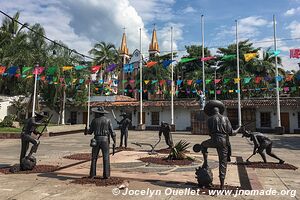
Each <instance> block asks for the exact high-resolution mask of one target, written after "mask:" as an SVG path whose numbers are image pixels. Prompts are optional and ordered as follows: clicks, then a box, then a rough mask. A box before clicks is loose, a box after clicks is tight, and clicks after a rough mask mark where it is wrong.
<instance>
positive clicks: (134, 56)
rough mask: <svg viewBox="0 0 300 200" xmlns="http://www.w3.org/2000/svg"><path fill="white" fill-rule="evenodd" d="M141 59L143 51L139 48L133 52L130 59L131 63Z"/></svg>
mask: <svg viewBox="0 0 300 200" xmlns="http://www.w3.org/2000/svg"><path fill="white" fill-rule="evenodd" d="M140 60H141V52H140V51H139V50H138V49H136V50H134V52H133V53H132V57H131V59H130V61H129V64H132V63H136V62H140Z"/></svg>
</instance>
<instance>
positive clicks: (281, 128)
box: [275, 126, 285, 135]
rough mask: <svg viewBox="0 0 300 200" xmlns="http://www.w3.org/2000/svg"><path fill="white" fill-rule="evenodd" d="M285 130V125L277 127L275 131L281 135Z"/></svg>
mask: <svg viewBox="0 0 300 200" xmlns="http://www.w3.org/2000/svg"><path fill="white" fill-rule="evenodd" d="M284 132H285V128H284V127H283V126H278V127H275V133H276V134H279V135H283V134H284Z"/></svg>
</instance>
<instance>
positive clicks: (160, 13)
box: [0, 0, 300, 70]
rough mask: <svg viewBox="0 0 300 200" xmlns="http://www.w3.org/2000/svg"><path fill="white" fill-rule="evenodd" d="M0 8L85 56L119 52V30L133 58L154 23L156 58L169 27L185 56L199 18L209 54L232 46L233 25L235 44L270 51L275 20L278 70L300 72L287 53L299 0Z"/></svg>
mask: <svg viewBox="0 0 300 200" xmlns="http://www.w3.org/2000/svg"><path fill="white" fill-rule="evenodd" d="M0 9H1V10H2V11H4V12H6V13H8V14H9V15H11V16H12V15H14V14H15V13H16V12H17V11H20V12H21V17H20V21H21V22H28V23H29V24H34V23H40V24H41V25H42V26H43V27H44V28H45V30H46V35H47V36H48V37H49V38H51V39H53V40H60V41H62V42H64V43H65V44H67V45H68V46H69V48H71V49H75V50H76V51H77V52H80V53H83V54H86V55H88V51H89V50H90V49H91V48H92V47H93V45H94V44H95V43H96V42H100V41H105V42H111V43H113V44H115V45H116V47H120V43H121V38H122V33H123V32H124V31H125V32H126V36H127V43H128V48H129V52H130V53H132V52H133V51H134V50H135V49H138V48H139V43H140V41H139V38H140V36H139V29H140V28H141V30H142V49H143V53H146V52H147V51H148V47H149V43H150V40H151V34H152V30H153V27H154V24H155V27H156V30H157V37H158V42H159V46H160V50H161V55H163V54H166V53H169V52H170V48H171V44H170V43H171V41H170V40H171V39H170V38H171V34H170V28H171V26H172V27H173V47H174V49H175V50H177V51H178V54H179V55H180V56H183V55H186V54H187V53H186V52H185V48H184V47H185V46H186V45H193V44H196V45H201V44H202V33H201V15H204V18H203V19H204V37H205V41H204V45H205V47H208V48H209V50H210V51H211V52H212V53H216V52H217V48H218V47H226V46H228V45H229V44H231V43H234V42H235V20H238V33H239V34H238V36H239V40H243V39H250V41H251V42H253V43H254V46H255V47H262V48H265V49H266V48H268V47H271V48H274V44H273V42H272V41H273V34H274V33H273V15H275V16H276V20H277V23H276V24H277V26H276V27H277V39H278V49H279V50H280V51H281V54H280V56H281V57H282V60H283V68H284V69H287V70H290V69H294V70H298V69H299V66H298V64H297V63H299V62H300V60H299V59H290V58H289V49H291V48H300V0H264V1H262V0H252V1H245V0H226V1H224V0H47V1H44V0H0ZM0 19H3V16H2V15H1V16H0ZM124 28H125V29H124Z"/></svg>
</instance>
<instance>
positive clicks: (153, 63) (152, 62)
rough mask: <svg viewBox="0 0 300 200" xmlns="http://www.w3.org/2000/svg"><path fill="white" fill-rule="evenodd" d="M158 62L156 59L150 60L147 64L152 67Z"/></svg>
mask: <svg viewBox="0 0 300 200" xmlns="http://www.w3.org/2000/svg"><path fill="white" fill-rule="evenodd" d="M156 64H157V62H155V61H149V62H147V64H146V66H147V67H148V68H151V67H153V66H154V65H156Z"/></svg>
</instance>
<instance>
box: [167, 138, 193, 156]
mask: <svg viewBox="0 0 300 200" xmlns="http://www.w3.org/2000/svg"><path fill="white" fill-rule="evenodd" d="M189 146H190V143H189V142H187V141H182V140H180V141H179V142H177V143H176V144H175V146H174V147H173V148H172V149H171V152H170V154H169V155H168V159H169V160H183V159H185V158H186V155H185V152H186V151H187V149H188V148H189Z"/></svg>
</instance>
